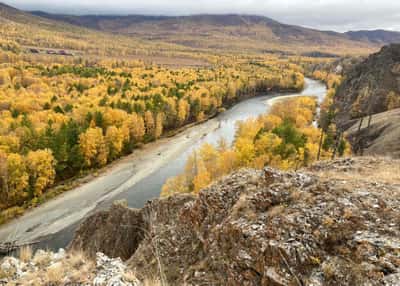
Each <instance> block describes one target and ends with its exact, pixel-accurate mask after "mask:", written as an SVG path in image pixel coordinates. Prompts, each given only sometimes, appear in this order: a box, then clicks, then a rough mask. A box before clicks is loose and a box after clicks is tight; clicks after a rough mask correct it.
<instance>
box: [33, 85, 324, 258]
mask: <svg viewBox="0 0 400 286" xmlns="http://www.w3.org/2000/svg"><path fill="white" fill-rule="evenodd" d="M325 94H326V88H325V85H324V84H322V83H320V82H318V81H315V80H311V79H306V85H305V88H304V90H303V91H302V92H300V93H295V94H285V95H283V94H279V93H276V94H269V95H264V96H258V97H255V98H250V99H247V100H244V101H242V102H240V103H238V104H236V105H235V106H233V107H232V108H230V109H229V110H227V111H225V112H223V113H221V114H220V115H218V117H217V120H218V122H219V125H218V127H217V128H216V129H215V130H209V132H208V133H207V134H204V136H203V137H202V138H201V139H200V140H199V141H198V142H197V143H196V144H194V145H192V146H189V147H188V148H186V150H182V153H181V154H180V155H179V156H178V157H176V158H175V159H174V160H172V161H170V162H168V164H166V165H164V166H162V167H161V168H159V169H158V170H157V171H155V172H154V173H153V174H151V175H150V176H147V177H146V178H144V179H143V180H141V181H139V182H138V183H136V184H135V185H133V186H132V187H131V188H128V189H127V190H126V191H124V192H122V193H119V194H118V195H116V196H114V197H112V198H110V199H109V200H108V201H105V202H103V203H102V204H101V205H99V206H98V208H97V209H96V211H98V210H102V209H106V208H108V207H109V206H110V205H111V204H112V202H113V201H115V200H126V201H127V202H128V205H129V206H130V207H133V208H141V207H143V205H144V204H145V203H146V202H147V201H148V200H151V199H154V198H157V197H159V195H160V191H161V187H162V185H163V184H164V183H165V181H166V180H167V179H168V178H170V177H172V176H175V175H177V174H179V173H181V172H182V171H183V169H184V166H185V163H186V160H187V158H188V156H189V155H190V154H192V152H193V151H194V150H196V149H197V148H199V147H200V146H201V145H202V144H204V143H210V144H217V142H218V141H219V140H220V138H224V139H225V141H226V142H227V143H228V144H231V143H232V142H233V140H234V135H235V130H236V123H237V122H238V121H242V120H246V119H248V118H251V117H257V116H259V115H261V114H264V113H267V112H268V109H269V108H270V105H269V104H268V100H269V99H272V98H276V97H279V96H300V95H312V96H316V97H317V98H318V101H319V102H321V101H322V99H323V98H324V96H325ZM77 225H78V224H74V225H72V226H69V227H67V228H65V229H63V230H62V231H60V232H58V233H56V234H53V235H51V236H49V237H46V238H43V239H42V240H41V242H40V243H39V244H37V245H35V248H41V249H52V250H56V249H58V248H60V247H65V246H66V245H67V244H68V243H69V242H70V241H71V239H72V236H73V233H74V230H75V229H76V227H77Z"/></svg>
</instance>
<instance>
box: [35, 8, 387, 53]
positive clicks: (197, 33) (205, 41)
mask: <svg viewBox="0 0 400 286" xmlns="http://www.w3.org/2000/svg"><path fill="white" fill-rule="evenodd" d="M32 13H33V14H35V15H38V16H40V17H43V18H47V19H52V20H57V21H63V22H66V23H69V24H73V25H78V26H82V27H87V28H91V29H96V30H100V31H106V32H111V33H118V34H123V35H129V36H132V37H137V38H140V39H143V40H159V41H162V42H168V43H174V44H178V45H182V46H186V47H190V48H206V49H216V50H220V49H223V50H225V51H231V50H233V51H239V50H240V51H243V50H248V51H253V52H278V51H286V52H290V53H309V52H312V51H318V52H320V53H328V54H331V53H332V50H333V51H335V53H339V54H346V53H355V54H357V53H369V52H371V51H373V50H375V49H376V48H378V47H379V44H378V43H375V42H365V41H359V40H353V39H350V38H349V37H348V36H347V35H345V34H341V33H336V32H330V31H318V30H314V29H308V28H303V27H300V26H293V25H286V24H282V23H279V22H277V21H275V20H273V19H270V18H267V17H263V16H254V15H236V14H231V15H192V16H177V17H167V16H143V15H130V16H93V15H86V16H72V15H55V14H48V13H44V12H32Z"/></svg>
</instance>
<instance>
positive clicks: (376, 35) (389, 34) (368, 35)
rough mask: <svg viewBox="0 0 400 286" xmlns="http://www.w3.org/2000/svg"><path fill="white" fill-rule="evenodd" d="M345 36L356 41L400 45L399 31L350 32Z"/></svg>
mask: <svg viewBox="0 0 400 286" xmlns="http://www.w3.org/2000/svg"><path fill="white" fill-rule="evenodd" d="M345 34H346V35H347V36H349V37H350V39H352V40H355V41H369V42H371V43H377V44H383V45H387V44H395V43H400V32H398V31H387V30H361V31H349V32H346V33H345Z"/></svg>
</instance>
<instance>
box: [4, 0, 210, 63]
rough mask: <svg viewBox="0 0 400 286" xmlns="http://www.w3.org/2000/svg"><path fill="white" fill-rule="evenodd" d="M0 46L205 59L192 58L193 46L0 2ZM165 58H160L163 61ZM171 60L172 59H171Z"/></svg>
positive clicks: (33, 49) (16, 48) (17, 50)
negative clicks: (47, 15) (98, 27)
mask: <svg viewBox="0 0 400 286" xmlns="http://www.w3.org/2000/svg"><path fill="white" fill-rule="evenodd" d="M0 23H1V25H0V49H2V50H6V51H7V50H11V51H12V52H28V53H29V52H30V51H31V50H32V51H34V52H35V53H36V52H37V51H42V52H44V53H46V52H47V53H51V54H52V53H54V50H68V51H71V53H72V54H74V55H79V56H96V57H99V56H101V57H103V58H104V57H119V58H120V57H125V59H132V58H133V59H135V58H138V59H144V60H146V59H150V60H152V59H154V58H156V57H163V58H164V59H165V58H166V57H171V56H172V57H175V58H189V59H190V60H191V62H189V64H191V65H202V64H203V62H201V61H199V60H198V59H196V60H195V59H193V52H192V51H190V49H188V48H186V47H183V46H178V45H173V44H168V43H161V42H159V41H155V40H153V41H145V40H141V39H138V38H135V37H127V36H124V35H114V34H112V33H108V32H103V31H99V30H94V29H89V28H85V27H82V26H76V25H72V24H69V23H66V22H62V21H55V20H52V19H47V18H44V17H39V16H36V15H33V14H30V13H27V12H24V11H21V10H18V9H15V8H13V7H10V6H8V5H5V4H2V3H0ZM162 60H163V59H161V61H162ZM169 62H170V60H169Z"/></svg>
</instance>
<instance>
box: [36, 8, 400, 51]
mask: <svg viewBox="0 0 400 286" xmlns="http://www.w3.org/2000/svg"><path fill="white" fill-rule="evenodd" d="M31 13H32V14H34V15H37V16H40V17H43V18H48V19H52V20H58V21H64V22H67V23H70V24H73V25H78V26H83V27H87V28H92V29H98V30H106V31H112V32H121V33H129V29H130V28H132V27H131V25H133V24H136V25H143V24H151V25H153V26H159V25H160V24H169V26H170V27H172V26H174V25H175V26H177V25H183V24H190V23H196V24H202V25H205V24H208V25H215V26H247V27H250V26H252V25H265V26H267V27H270V28H271V30H272V31H273V33H274V34H275V35H276V36H278V37H281V38H288V37H290V36H293V35H294V34H295V33H298V34H299V35H302V36H307V34H309V33H322V34H325V35H327V36H332V37H342V38H344V39H348V40H351V41H357V42H368V43H373V44H381V45H387V44H391V43H400V32H397V31H386V30H360V31H349V32H346V33H339V32H334V31H319V30H316V29H308V28H303V27H300V26H295V25H287V24H283V23H280V22H278V21H275V20H273V19H271V18H268V17H265V16H258V15H240V14H221V15H219V14H199V15H191V16H146V15H126V16H118V15H82V16H74V15H62V14H49V13H46V12H42V11H33V12H31ZM157 28H158V27H157ZM309 36H310V35H309Z"/></svg>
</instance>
